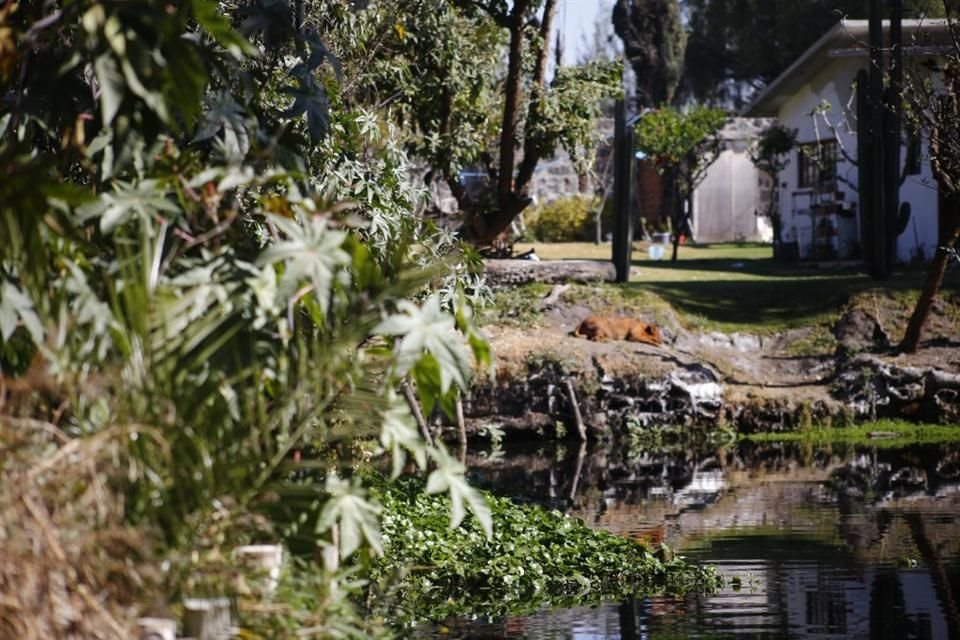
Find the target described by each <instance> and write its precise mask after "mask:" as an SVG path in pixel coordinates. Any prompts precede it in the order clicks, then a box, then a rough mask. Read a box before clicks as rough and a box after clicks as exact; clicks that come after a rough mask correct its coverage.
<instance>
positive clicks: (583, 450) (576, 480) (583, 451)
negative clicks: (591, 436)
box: [570, 441, 587, 503]
mask: <svg viewBox="0 0 960 640" xmlns="http://www.w3.org/2000/svg"><path fill="white" fill-rule="evenodd" d="M586 457H587V443H586V442H585V441H581V442H580V450H579V451H577V466H576V469H575V470H574V472H573V482H572V483H571V484H570V502H571V503H572V502H573V499H574V498H576V497H577V488H578V487H579V486H580V474H581V473H583V461H584V460H585V459H586Z"/></svg>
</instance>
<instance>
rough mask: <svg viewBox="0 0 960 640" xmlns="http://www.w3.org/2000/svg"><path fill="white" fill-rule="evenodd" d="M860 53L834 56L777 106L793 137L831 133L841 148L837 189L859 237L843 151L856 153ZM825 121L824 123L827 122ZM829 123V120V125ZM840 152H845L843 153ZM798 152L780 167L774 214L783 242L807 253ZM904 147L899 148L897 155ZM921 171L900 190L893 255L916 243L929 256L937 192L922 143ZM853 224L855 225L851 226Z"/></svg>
mask: <svg viewBox="0 0 960 640" xmlns="http://www.w3.org/2000/svg"><path fill="white" fill-rule="evenodd" d="M866 64H867V61H866V59H865V58H837V59H834V60H831V61H830V62H829V63H828V64H827V65H826V66H825V67H824V68H823V69H822V70H821V71H820V72H819V73H818V74H816V75H815V76H814V77H813V79H812V80H811V81H810V82H809V83H808V84H806V85H805V86H804V87H803V88H801V89H800V90H799V91H797V92H796V93H795V94H794V95H793V96H792V97H791V98H790V99H789V100H788V101H787V102H786V103H785V104H784V105H783V107H782V108H781V109H780V113H779V122H780V123H781V124H783V125H785V126H787V127H791V128H795V129H797V130H798V132H799V133H798V136H797V140H798V142H800V143H801V144H802V143H808V142H816V141H817V140H818V139H819V140H820V141H827V140H831V139H834V138H835V139H836V140H837V142H838V146H839V147H840V148H841V149H842V150H841V151H840V152H839V154H840V157H839V159H838V163H837V177H838V181H837V182H838V184H837V190H838V191H840V192H842V193H843V199H844V201H846V202H852V203H857V206H856V218H855V220H851V221H850V223H849V224H850V225H851V227H850V229H849V231H850V232H851V233H852V234H853V238H858V237H859V228H860V226H859V225H860V221H859V219H860V207H859V195H858V191H857V189H858V184H857V182H858V180H857V166H856V165H855V164H853V163H852V162H850V161H849V160H847V159H846V158H845V157H844V156H845V154H846V155H849V156H850V157H851V158H856V155H857V136H856V128H857V120H856V97H855V96H854V91H853V83H854V79H855V78H856V75H857V71H859V70H860V69H861V68H866ZM824 102H826V103H829V105H830V109H829V110H828V111H826V113H825V114H824V115H817V116H815V117H813V116H811V114H812V113H813V112H814V111H815V110H817V109H818V108H819V107H820V105H822V104H823V103H824ZM828 121H829V124H828ZM831 125H832V126H831ZM844 152H845V153H844ZM797 156H798V152H797V151H793V152H792V153H791V155H790V159H789V163H788V165H787V166H786V168H785V169H784V170H783V171H782V172H781V173H780V214H781V220H782V221H783V225H782V238H783V240H784V241H785V242H791V241H794V240H795V241H797V242H798V244H799V246H800V254H801V257H804V258H806V257H810V246H811V243H812V227H811V219H810V216H809V215H806V214H803V213H799V214H798V213H797V211H803V210H806V209H808V208H809V205H810V203H811V202H812V199H813V190H812V189H800V188H799V187H798V182H799V176H798V168H797V163H798V159H797ZM904 156H905V150H902V151H901V158H903V157H904ZM922 157H923V161H922V165H921V169H922V171H921V174H920V175H917V176H910V177H908V178H907V179H906V181H905V182H904V184H903V186H902V187H901V190H900V200H901V202H909V203H910V204H911V207H912V216H911V220H910V222H909V224H908V226H907V230H906V231H905V232H904V233H903V234H902V235H901V236H900V237H899V238H898V239H897V259H898V260H899V261H902V262H907V261H910V260H911V259H913V258H914V257H915V256H916V255H917V251H918V248H919V250H921V251H922V252H923V255H924V256H925V257H926V258H930V257H931V256H932V252H933V250H934V248H935V247H936V243H937V234H938V228H937V192H936V189H935V188H933V185H934V180H933V177H932V174H931V170H930V163H929V159H928V157H927V153H926V141H924V145H923V153H922ZM853 225H855V226H853ZM838 249H839V253H840V255H841V256H843V255H849V254H850V252H851V250H852V247H848V246H840V247H838Z"/></svg>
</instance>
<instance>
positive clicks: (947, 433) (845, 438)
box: [742, 420, 960, 448]
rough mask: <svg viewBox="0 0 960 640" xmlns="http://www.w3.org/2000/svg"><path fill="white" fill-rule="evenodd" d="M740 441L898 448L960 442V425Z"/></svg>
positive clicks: (906, 425)
mask: <svg viewBox="0 0 960 640" xmlns="http://www.w3.org/2000/svg"><path fill="white" fill-rule="evenodd" d="M742 439H743V440H751V441H753V442H803V443H812V444H856V445H865V446H871V447H881V448H898V447H904V446H907V445H911V444H937V443H942V442H960V425H934V424H916V423H912V422H904V421H902V420H880V421H878V422H870V423H866V424H861V425H856V426H850V427H824V428H816V427H815V428H813V429H807V430H804V431H794V432H790V433H754V434H750V435H745V436H743V437H742Z"/></svg>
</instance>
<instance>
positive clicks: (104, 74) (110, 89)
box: [93, 52, 125, 127]
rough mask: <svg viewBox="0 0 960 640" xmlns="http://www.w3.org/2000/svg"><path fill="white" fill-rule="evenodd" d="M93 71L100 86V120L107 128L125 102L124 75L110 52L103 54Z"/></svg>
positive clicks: (96, 61) (94, 65) (97, 60)
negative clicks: (121, 104)
mask: <svg viewBox="0 0 960 640" xmlns="http://www.w3.org/2000/svg"><path fill="white" fill-rule="evenodd" d="M93 70H94V73H95V74H96V76H97V83H98V84H99V85H100V110H101V111H102V113H101V116H100V119H101V121H102V122H103V125H104V126H105V127H106V126H108V125H110V124H111V123H112V122H113V119H114V118H116V117H117V112H118V111H119V110H120V103H121V102H123V94H124V88H125V87H124V84H123V75H122V74H121V73H120V69H119V68H118V67H117V63H116V61H115V60H114V59H113V56H112V55H111V54H110V52H107V53H103V54H101V55H100V56H99V57H98V58H97V59H96V60H95V61H94V63H93Z"/></svg>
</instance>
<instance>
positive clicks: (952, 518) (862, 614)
mask: <svg viewBox="0 0 960 640" xmlns="http://www.w3.org/2000/svg"><path fill="white" fill-rule="evenodd" d="M871 445H872V446H852V445H843V446H838V445H833V446H819V445H800V444H767V443H765V444H751V443H740V444H736V445H729V446H722V447H716V446H713V447H702V448H699V450H698V447H683V446H673V447H669V446H667V447H657V448H655V449H647V450H645V449H644V448H642V447H634V448H632V450H626V451H609V450H607V451H595V452H587V451H586V450H583V449H581V450H579V451H576V450H574V451H570V450H562V449H561V450H552V451H537V450H527V451H523V450H520V451H510V452H507V453H504V454H502V455H478V456H471V457H470V459H469V461H468V462H469V469H470V471H469V473H470V477H471V480H472V481H473V483H474V484H476V485H478V486H481V487H484V488H487V489H491V490H493V491H495V492H496V493H499V494H501V495H508V496H511V497H512V498H514V499H515V500H518V501H523V502H530V503H538V504H541V505H544V506H547V507H550V508H556V509H560V510H563V511H566V512H567V513H569V514H570V515H571V516H575V517H579V518H582V519H583V520H584V521H585V522H586V523H587V524H589V525H590V526H591V527H594V528H596V529H603V530H606V531H610V532H613V533H616V534H618V535H623V536H629V537H632V538H636V539H642V540H646V541H649V542H653V543H661V542H663V543H666V544H667V545H668V546H669V547H670V548H671V549H673V550H674V551H675V552H676V553H678V554H681V555H683V556H685V557H687V558H688V559H692V560H695V561H698V562H706V563H712V564H715V565H717V567H718V568H719V569H720V571H721V573H722V574H723V575H724V576H725V577H726V579H727V580H726V581H727V585H728V586H726V587H725V588H724V589H723V590H722V591H721V592H719V593H717V594H715V595H710V596H689V597H685V598H681V599H678V598H670V597H639V598H637V599H635V600H630V601H626V602H611V603H608V604H605V605H602V606H599V607H583V608H572V609H563V610H549V611H540V612H538V613H536V614H534V615H528V616H517V617H507V618H503V619H471V620H458V621H448V622H447V623H446V624H445V625H431V626H427V627H421V628H419V629H418V630H417V633H418V634H420V635H421V637H447V638H450V637H460V638H569V639H578V640H587V639H590V640H593V639H598V640H599V639H605V638H624V639H630V640H635V639H640V638H654V639H656V638H662V639H667V638H818V639H825V640H826V639H830V640H833V639H840V638H870V639H873V638H884V639H887V638H889V639H891V640H893V639H897V640H899V639H908V638H918V639H935V640H939V639H948V638H958V639H960V609H958V607H960V444H948V445H942V444H938V445H913V446H897V447H891V446H884V445H885V443H884V442H883V441H877V442H876V444H873V443H871Z"/></svg>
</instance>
